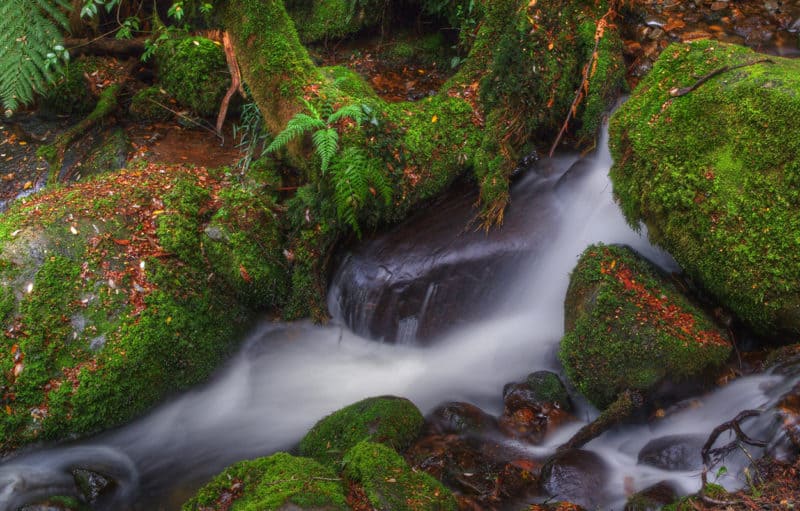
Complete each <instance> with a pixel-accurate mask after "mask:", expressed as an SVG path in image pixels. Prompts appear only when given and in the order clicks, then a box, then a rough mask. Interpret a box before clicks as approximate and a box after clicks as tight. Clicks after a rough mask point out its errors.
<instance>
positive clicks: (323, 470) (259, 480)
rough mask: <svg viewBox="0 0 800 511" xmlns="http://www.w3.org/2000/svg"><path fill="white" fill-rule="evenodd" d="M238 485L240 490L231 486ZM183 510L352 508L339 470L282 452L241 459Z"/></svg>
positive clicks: (255, 510) (232, 510) (208, 485)
mask: <svg viewBox="0 0 800 511" xmlns="http://www.w3.org/2000/svg"><path fill="white" fill-rule="evenodd" d="M232 485H237V489H236V490H233V491H232V489H231V486H232ZM181 509H182V511H227V510H230V511H274V510H279V509H295V510H298V511H302V510H312V509H318V510H321V509H325V510H329V511H337V510H341V511H345V510H347V509H349V507H348V506H347V504H346V502H345V495H344V491H343V488H342V485H341V483H339V481H338V478H337V477H336V473H335V472H334V471H333V470H331V468H329V467H325V466H323V465H320V464H319V463H317V462H316V461H314V460H312V459H309V458H298V457H295V456H291V455H290V454H287V453H284V452H279V453H276V454H273V455H272V456H269V457H266V458H258V459H254V460H248V461H240V462H238V463H236V464H234V465H231V466H230V467H228V468H226V469H225V471H224V472H222V473H221V474H219V475H218V476H216V477H215V478H214V479H212V480H211V482H209V483H208V484H206V485H205V486H204V487H203V488H201V489H200V491H199V492H198V493H197V495H196V496H194V497H193V498H192V499H191V500H189V501H188V502H186V503H185V504H184V505H183V507H182V508H181Z"/></svg>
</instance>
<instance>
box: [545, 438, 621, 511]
mask: <svg viewBox="0 0 800 511" xmlns="http://www.w3.org/2000/svg"><path fill="white" fill-rule="evenodd" d="M607 483H608V465H607V464H606V462H605V461H603V459H602V458H601V457H600V456H599V455H597V454H595V453H593V452H591V451H584V450H582V449H568V450H565V451H561V452H557V453H556V454H554V455H553V456H551V457H550V458H549V459H548V460H547V461H546V462H545V464H544V467H542V475H541V487H542V489H543V490H545V491H546V492H547V493H548V494H550V495H552V496H554V497H555V496H557V497H558V498H560V499H564V500H566V501H569V502H574V503H575V504H578V505H581V506H584V507H586V508H589V509H594V508H596V507H598V506H599V505H600V504H601V503H602V502H604V501H605V497H606V495H605V488H606V487H607Z"/></svg>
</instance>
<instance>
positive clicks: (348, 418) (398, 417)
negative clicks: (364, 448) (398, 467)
mask: <svg viewBox="0 0 800 511" xmlns="http://www.w3.org/2000/svg"><path fill="white" fill-rule="evenodd" d="M424 422H425V419H424V418H423V417H422V414H421V413H420V411H419V410H418V409H417V407H416V406H414V404H413V403H412V402H411V401H409V400H407V399H403V398H398V397H388V396H387V397H372V398H367V399H364V400H362V401H359V402H357V403H354V404H352V405H350V406H347V407H345V408H342V409H341V410H339V411H337V412H334V413H332V414H331V415H329V416H327V417H325V418H324V419H322V420H320V421H319V422H317V424H316V425H315V426H314V427H313V428H312V429H311V431H309V432H308V433H307V434H306V436H305V437H304V438H303V440H302V441H301V442H300V454H302V455H303V456H309V457H312V458H315V459H317V460H320V461H321V462H323V463H325V464H331V463H335V462H337V461H339V460H341V459H342V456H344V454H345V453H346V452H347V451H348V450H349V449H350V448H351V447H353V446H354V445H356V444H357V443H359V442H361V441H362V440H369V441H373V442H381V443H385V444H387V445H389V446H391V447H393V448H395V449H398V450H403V449H405V448H406V447H408V446H409V445H410V444H411V442H412V441H413V440H414V439H415V438H416V437H417V435H418V434H419V432H420V429H421V428H422V424H423V423H424Z"/></svg>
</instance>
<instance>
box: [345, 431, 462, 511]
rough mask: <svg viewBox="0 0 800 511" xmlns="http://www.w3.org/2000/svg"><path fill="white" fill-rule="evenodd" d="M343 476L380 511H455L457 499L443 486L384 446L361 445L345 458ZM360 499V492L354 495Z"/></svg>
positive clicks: (370, 505) (372, 506)
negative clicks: (417, 470)
mask: <svg viewBox="0 0 800 511" xmlns="http://www.w3.org/2000/svg"><path fill="white" fill-rule="evenodd" d="M343 462H344V472H343V473H344V475H345V477H347V479H348V480H349V481H350V482H352V483H355V484H356V485H358V486H359V487H360V489H361V490H363V495H364V496H365V497H366V500H367V501H368V502H369V504H368V505H369V507H371V508H372V509H377V510H379V511H455V510H456V509H458V507H457V505H456V499H455V498H454V497H453V494H452V493H450V490H448V489H447V488H445V487H444V486H443V485H442V483H440V482H439V481H437V480H436V479H434V478H433V477H431V476H430V475H428V474H426V473H425V472H416V471H414V470H412V469H411V467H409V466H408V464H407V463H406V461H405V460H404V459H403V457H402V456H400V455H399V454H397V452H396V451H395V450H394V449H392V448H391V447H388V446H386V445H384V444H378V443H374V442H367V441H365V442H360V443H358V444H356V445H355V446H354V447H353V448H352V449H350V450H349V451H348V452H347V454H346V455H345V457H344V460H343ZM355 493H356V494H357V495H358V494H359V493H360V492H355Z"/></svg>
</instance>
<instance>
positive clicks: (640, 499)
mask: <svg viewBox="0 0 800 511" xmlns="http://www.w3.org/2000/svg"><path fill="white" fill-rule="evenodd" d="M677 498H678V493H677V492H676V491H675V488H673V487H672V485H671V484H670V483H668V482H665V481H663V482H660V483H658V484H655V485H653V486H650V487H649V488H645V489H644V490H642V491H640V492H637V493H635V494H633V495H631V496H630V498H629V499H628V502H626V503H625V508H624V510H623V511H658V510H659V509H661V508H663V507H664V506H666V505H668V504H672V503H673V502H675V500H677Z"/></svg>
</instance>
